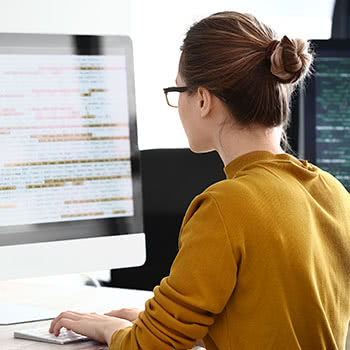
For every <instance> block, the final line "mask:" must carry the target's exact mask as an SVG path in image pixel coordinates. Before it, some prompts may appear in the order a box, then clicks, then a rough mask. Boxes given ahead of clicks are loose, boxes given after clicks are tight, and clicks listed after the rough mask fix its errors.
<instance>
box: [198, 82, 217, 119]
mask: <svg viewBox="0 0 350 350" xmlns="http://www.w3.org/2000/svg"><path fill="white" fill-rule="evenodd" d="M197 93H198V102H199V108H200V115H201V117H202V118H205V117H207V116H208V114H209V112H210V110H211V108H212V104H213V95H212V94H211V93H210V92H209V90H208V89H206V88H203V87H200V88H198V90H197Z"/></svg>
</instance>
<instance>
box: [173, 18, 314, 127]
mask: <svg viewBox="0 0 350 350" xmlns="http://www.w3.org/2000/svg"><path fill="white" fill-rule="evenodd" d="M181 50H182V54H181V58H180V64H179V75H180V76H181V77H182V80H183V81H184V83H185V84H186V86H187V87H188V88H189V90H188V93H191V92H195V91H197V89H198V88H199V87H203V88H206V89H208V91H210V92H211V93H212V94H213V95H215V96H216V97H218V98H219V99H220V100H221V101H223V102H224V103H225V105H226V106H227V109H228V111H229V112H230V115H231V116H232V117H233V120H234V121H235V122H237V123H238V124H239V125H240V126H242V127H248V126H251V125H254V124H256V125H259V126H263V127H266V128H272V127H277V126H281V127H282V128H283V129H286V127H287V125H288V118H289V104H290V99H291V95H292V93H293V91H294V89H295V87H296V85H297V83H299V82H301V81H302V80H303V78H304V77H305V76H306V75H307V74H308V72H309V69H310V65H311V63H312V58H313V57H312V54H311V53H310V51H309V46H308V43H307V42H306V41H303V40H301V39H294V40H293V39H289V38H287V37H286V36H284V37H283V38H282V39H281V40H278V38H277V35H276V34H275V32H274V31H273V30H272V29H271V28H269V27H268V26H266V25H265V24H263V23H261V22H259V21H258V20H257V19H256V18H255V17H253V16H251V15H247V14H241V13H237V12H221V13H217V14H214V15H211V16H209V17H207V18H204V19H203V20H201V21H200V22H198V23H195V24H194V25H193V26H192V27H191V28H190V29H189V31H188V32H187V35H186V37H185V39H184V42H183V45H182V47H181Z"/></svg>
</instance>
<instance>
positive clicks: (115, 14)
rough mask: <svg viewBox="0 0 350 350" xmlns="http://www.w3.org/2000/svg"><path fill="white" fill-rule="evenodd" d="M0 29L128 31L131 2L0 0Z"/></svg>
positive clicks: (74, 32) (119, 32) (40, 31)
mask: <svg viewBox="0 0 350 350" xmlns="http://www.w3.org/2000/svg"><path fill="white" fill-rule="evenodd" d="M0 32H24V33H29V32H32V33H60V34H70V33H72V34H130V2H129V1H128V0H126V1H118V0H99V1H96V0H0Z"/></svg>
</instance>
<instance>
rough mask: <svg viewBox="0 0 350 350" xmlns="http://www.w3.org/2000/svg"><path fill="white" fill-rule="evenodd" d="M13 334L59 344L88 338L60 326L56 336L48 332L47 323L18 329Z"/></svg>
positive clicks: (17, 336)
mask: <svg viewBox="0 0 350 350" xmlns="http://www.w3.org/2000/svg"><path fill="white" fill-rule="evenodd" d="M13 335H14V337H15V338H21V339H28V340H35V341H40V342H45V343H53V344H61V345H64V344H70V343H75V342H81V341H86V340H89V338H88V337H86V336H84V335H80V334H77V333H75V332H73V331H68V330H66V329H65V328H62V329H61V332H60V335H59V336H58V337H56V336H55V335H54V334H52V333H49V329H48V326H47V325H45V327H43V326H37V327H35V328H28V329H23V330H20V331H15V332H14V334H13Z"/></svg>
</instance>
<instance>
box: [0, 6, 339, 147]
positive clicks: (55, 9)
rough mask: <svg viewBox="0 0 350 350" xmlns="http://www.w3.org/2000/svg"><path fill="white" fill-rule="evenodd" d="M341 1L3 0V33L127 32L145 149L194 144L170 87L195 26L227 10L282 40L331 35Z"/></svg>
mask: <svg viewBox="0 0 350 350" xmlns="http://www.w3.org/2000/svg"><path fill="white" fill-rule="evenodd" d="M334 2H335V0H308V1H305V0H294V1H287V0H267V1H260V0H217V1H212V0H211V1H209V0H207V1H197V0H190V1H189V0H177V1H162V0H149V1H142V0H122V1H120V0H118V1H116V0H100V1H98V2H97V1H94V0H74V1H72V0H49V1H47V0H0V32H24V33H29V32H33V33H41V32H44V33H62V34H69V33H74V34H126V35H130V36H131V37H132V40H133V44H134V60H135V83H136V103H137V105H136V107H137V117H138V118H137V120H138V134H139V147H140V149H150V148H177V147H187V145H188V144H187V139H186V136H185V134H184V132H183V130H182V126H181V124H180V121H179V118H178V115H177V111H176V110H175V109H171V108H169V107H168V106H167V105H166V103H165V99H164V94H163V90H162V88H163V87H167V86H172V85H174V81H175V78H176V73H177V65H178V59H179V54H180V50H179V48H180V45H181V44H182V39H183V37H184V35H185V33H186V31H187V29H188V28H189V26H190V25H191V24H192V23H193V22H194V21H197V20H199V19H200V18H202V17H204V16H207V15H209V14H212V13H214V12H218V11H223V10H236V11H240V12H248V13H252V14H254V15H256V16H257V17H258V18H259V19H261V20H262V21H264V22H266V23H267V24H269V25H271V26H272V27H273V28H274V29H275V30H276V31H277V32H278V33H280V34H281V35H284V34H286V35H291V36H292V37H302V38H308V39H328V38H330V36H331V25H332V14H333V7H334Z"/></svg>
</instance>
